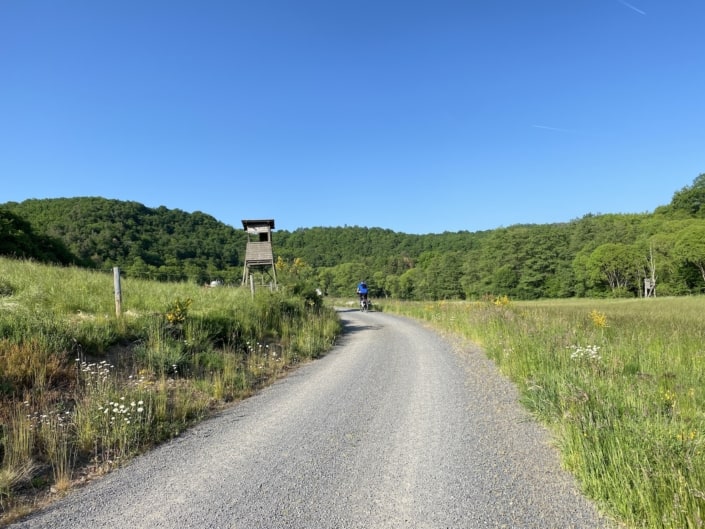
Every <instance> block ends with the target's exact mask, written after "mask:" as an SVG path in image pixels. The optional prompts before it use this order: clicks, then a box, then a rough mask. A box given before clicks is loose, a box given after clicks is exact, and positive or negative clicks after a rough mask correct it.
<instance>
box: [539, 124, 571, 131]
mask: <svg viewBox="0 0 705 529" xmlns="http://www.w3.org/2000/svg"><path fill="white" fill-rule="evenodd" d="M531 126H532V127H534V128H535V129H544V130H555V131H557V132H574V131H572V130H569V129H561V128H558V127H549V126H547V125H531Z"/></svg>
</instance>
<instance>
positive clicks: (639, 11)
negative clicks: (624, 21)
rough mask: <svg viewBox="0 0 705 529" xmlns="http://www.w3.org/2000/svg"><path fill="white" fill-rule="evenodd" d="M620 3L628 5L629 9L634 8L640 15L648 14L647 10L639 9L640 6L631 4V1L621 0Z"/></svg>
mask: <svg viewBox="0 0 705 529" xmlns="http://www.w3.org/2000/svg"><path fill="white" fill-rule="evenodd" d="M619 3H620V4H622V5H623V6H627V7H628V8H629V9H632V10H634V11H636V12H637V13H639V14H640V15H645V14H646V12H644V11H642V10H641V9H639V8H638V7H635V6H633V5H631V4H630V3H629V2H625V1H624V0H619Z"/></svg>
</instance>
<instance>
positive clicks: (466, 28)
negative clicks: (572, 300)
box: [0, 0, 705, 233]
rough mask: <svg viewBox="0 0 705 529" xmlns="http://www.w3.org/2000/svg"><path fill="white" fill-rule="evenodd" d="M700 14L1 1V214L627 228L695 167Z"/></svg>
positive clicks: (568, 6)
mask: <svg viewBox="0 0 705 529" xmlns="http://www.w3.org/2000/svg"><path fill="white" fill-rule="evenodd" d="M704 23H705V2H704V1H703V0H672V1H668V2H666V1H664V0H629V2H627V1H622V0H531V1H529V0H505V1H503V2H502V1H496V0H404V1H401V0H399V1H397V0H394V1H384V0H355V1H336V0H296V1H291V0H257V1H252V0H247V1H241V0H217V1H216V0H199V1H195V0H193V1H191V0H188V1H186V0H100V1H97V0H42V1H38V0H0V203H2V202H7V201H18V202H19V201H22V200H25V199H28V198H54V197H76V196H101V197H106V198H115V199H120V200H133V201H137V202H141V203H143V204H145V205H147V206H149V207H157V206H161V205H163V206H166V207H167V208H170V209H175V208H178V209H181V210H184V211H188V212H193V211H202V212H204V213H208V214H210V215H213V216H214V217H216V218H217V219H218V220H220V221H222V222H225V223H226V224H230V225H232V226H234V227H236V228H241V227H242V226H241V224H240V220H241V219H257V218H273V219H275V222H276V228H277V229H285V230H294V229H296V228H300V227H314V226H345V225H348V226H368V227H381V228H388V229H391V230H394V231H399V232H404V233H440V232H443V231H459V230H468V231H473V232H474V231H480V230H488V229H495V228H498V227H501V226H510V225H513V224H524V223H535V224H545V223H553V222H567V221H570V220H572V219H576V218H580V217H582V216H583V215H585V214H588V213H593V214H600V213H643V212H651V211H653V210H654V208H656V207H657V206H659V205H663V204H667V203H669V202H670V200H671V198H672V196H673V193H674V192H675V191H677V190H679V189H681V188H683V187H684V186H687V185H690V184H692V182H693V180H694V179H695V178H696V177H697V176H698V175H699V174H700V173H704V172H705V31H703V24H704Z"/></svg>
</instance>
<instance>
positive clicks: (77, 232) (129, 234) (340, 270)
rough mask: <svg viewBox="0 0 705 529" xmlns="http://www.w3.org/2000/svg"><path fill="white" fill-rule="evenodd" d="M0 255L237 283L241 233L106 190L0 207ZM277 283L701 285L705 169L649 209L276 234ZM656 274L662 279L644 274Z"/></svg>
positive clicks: (559, 293)
mask: <svg viewBox="0 0 705 529" xmlns="http://www.w3.org/2000/svg"><path fill="white" fill-rule="evenodd" d="M0 236H1V237H2V239H0V240H1V241H2V243H0V254H5V255H15V256H18V257H25V258H33V259H38V260H44V261H49V262H57V263H60V264H78V265H80V266H89V267H93V268H98V269H110V268H112V267H113V266H119V267H120V268H121V269H122V270H123V271H124V272H125V273H126V274H128V275H134V276H139V277H147V278H152V279H157V280H176V281H194V282H198V283H204V282H210V281H211V280H215V279H218V280H222V281H224V282H225V283H226V284H227V283H230V284H238V283H239V281H240V278H241V276H242V267H243V259H244V255H245V246H246V242H247V236H246V234H245V232H244V231H243V230H242V229H236V228H234V227H232V226H228V225H226V224H224V223H222V222H219V221H218V220H216V219H215V218H213V217H212V216H210V215H207V214H205V213H201V212H194V213H186V212H184V211H180V210H178V209H168V208H166V207H164V206H160V207H159V208H148V207H146V206H144V205H142V204H139V203H137V202H126V201H118V200H109V199H104V198H99V197H81V198H61V199H41V200H40V199H31V200H26V201H24V202H21V203H17V202H8V203H5V204H2V205H0ZM272 239H273V248H274V253H275V256H276V261H277V263H276V268H277V276H278V279H279V281H280V282H281V283H282V284H283V285H285V286H286V285H290V286H293V287H295V288H297V289H299V290H301V289H309V290H310V289H319V290H321V291H323V292H325V293H326V294H329V295H332V296H352V295H353V294H354V289H355V285H356V283H357V282H358V281H359V280H360V279H365V280H366V281H367V283H368V285H369V286H370V288H371V293H372V295H373V296H376V297H393V298H399V299H410V300H441V299H449V300H451V299H480V298H483V297H486V296H493V297H494V296H505V295H506V296H509V297H511V298H514V299H539V298H567V297H587V296H590V297H607V296H610V297H636V296H644V295H649V294H651V293H654V292H655V293H656V294H657V295H686V294H696V293H702V292H704V291H705V174H702V175H700V176H698V177H697V178H696V179H695V180H694V181H693V183H692V185H690V186H686V187H684V188H683V189H681V190H679V191H676V192H675V193H674V195H673V198H672V200H671V202H670V203H669V204H667V205H665V206H661V207H659V208H657V209H656V210H655V211H654V212H652V213H642V214H600V215H594V214H587V215H585V216H583V217H582V218H580V219H574V220H571V221H569V222H565V223H555V224H542V225H538V224H526V225H514V226H509V227H502V228H498V229H495V230H487V231H481V232H467V231H461V232H452V233H451V232H445V233H440V234H426V235H414V234H404V233H399V232H394V231H392V230H387V229H382V228H366V227H358V226H352V227H312V228H301V229H298V230H295V231H291V232H289V231H276V232H275V233H274V234H273V237H272ZM651 282H654V283H655V290H649V288H648V287H649V284H650V283H651Z"/></svg>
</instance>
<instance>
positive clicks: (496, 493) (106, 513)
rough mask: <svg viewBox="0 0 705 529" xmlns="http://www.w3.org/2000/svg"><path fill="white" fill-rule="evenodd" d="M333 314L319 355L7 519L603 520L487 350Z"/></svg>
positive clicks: (455, 523)
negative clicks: (338, 332)
mask: <svg viewBox="0 0 705 529" xmlns="http://www.w3.org/2000/svg"><path fill="white" fill-rule="evenodd" d="M340 316H341V318H342V319H343V321H344V323H345V328H346V332H345V334H344V336H343V337H341V339H340V340H339V342H338V344H337V345H336V346H335V347H334V348H333V350H332V351H331V352H330V353H329V354H328V355H326V356H325V357H324V358H322V359H320V360H317V361H315V362H313V363H310V364H307V365H305V366H303V367H301V368H299V369H297V370H295V371H294V372H292V373H291V374H290V375H289V376H288V377H287V378H285V379H282V380H280V381H278V382H277V383H275V384H274V385H273V386H271V387H269V388H267V389H266V390H264V391H262V392H261V393H259V394H257V395H256V396H254V397H252V398H250V399H248V400H246V401H244V402H242V403H240V404H238V405H236V406H234V407H233V408H231V409H229V410H227V411H226V412H223V413H221V414H220V415H219V416H218V417H215V418H213V419H210V420H207V421H205V422H203V423H201V424H199V425H198V426H196V427H194V428H193V429H191V430H189V431H188V432H186V433H185V434H183V435H182V436H181V437H179V438H177V439H175V440H173V441H172V442H170V443H168V444H165V445H163V446H162V447H160V448H158V449H156V450H154V451H152V452H150V453H149V454H146V455H144V456H142V457H139V458H137V459H135V460H134V461H133V462H132V463H130V464H129V465H128V466H126V467H124V468H122V469H119V470H117V471H115V472H114V473H112V474H110V475H108V476H106V477H104V478H102V479H100V480H97V481H95V482H92V483H90V484H88V485H86V486H85V487H82V488H80V489H78V490H76V491H74V492H72V493H71V494H70V495H68V496H67V497H66V498H64V499H62V500H60V501H58V502H56V503H54V504H53V505H52V506H50V507H49V508H47V509H46V510H44V511H43V512H40V513H37V514H36V515H34V516H32V517H30V518H28V519H25V520H24V521H22V522H20V523H16V524H14V525H11V526H10V527H13V528H15V529H19V528H40V527H41V528H51V529H64V528H65V529H82V528H85V529H102V528H106V529H107V528H111V529H112V528H115V529H140V528H144V529H157V528H168V529H196V528H198V529H206V528H213V529H236V528H237V529H257V528H266V529H274V528H306V529H322V528H370V529H384V528H414V529H416V528H418V529H422V528H434V529H436V528H467V529H475V528H516V529H520V528H521V529H525V528H540V529H566V528H590V529H593V528H607V527H610V525H609V524H608V522H607V521H606V520H605V519H604V518H601V517H600V516H599V514H598V513H597V510H596V509H595V507H594V506H593V505H592V504H591V503H589V502H588V501H587V500H585V499H584V498H583V497H582V496H581V495H580V494H579V493H578V491H577V488H576V486H575V483H574V481H573V480H572V479H571V477H570V476H569V475H567V474H566V473H565V472H563V471H562V470H561V469H560V466H559V464H558V458H557V455H556V452H555V450H553V449H552V448H551V447H550V443H549V438H548V436H547V434H546V432H545V430H543V429H542V428H540V427H539V426H537V425H536V424H535V423H534V421H532V420H531V419H530V417H529V416H528V415H527V414H526V413H525V412H523V411H522V409H521V408H520V407H519V405H518V404H517V394H516V391H515V390H514V388H513V387H512V386H511V385H510V384H509V383H508V382H507V381H506V380H504V379H503V378H502V377H501V376H499V375H498V374H497V371H496V369H495V368H494V367H493V364H492V363H491V362H489V361H488V360H487V359H486V358H485V357H484V355H483V354H482V353H481V352H480V351H478V350H474V349H472V348H467V347H466V348H464V350H462V351H457V350H454V348H453V347H452V346H451V345H450V344H449V343H448V342H446V341H444V340H443V339H441V338H439V336H438V335H437V334H435V333H434V332H432V331H429V330H427V329H425V328H423V327H422V326H420V325H419V324H417V323H415V322H413V321H410V320H407V319H404V318H400V317H396V316H393V315H389V314H383V313H377V312H369V313H360V312H358V311H352V310H349V311H346V310H341V311H340Z"/></svg>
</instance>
